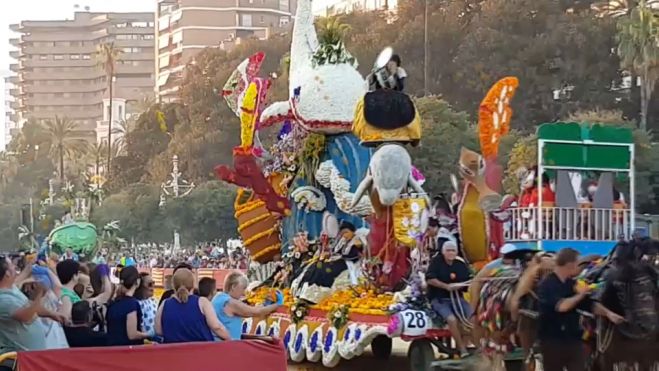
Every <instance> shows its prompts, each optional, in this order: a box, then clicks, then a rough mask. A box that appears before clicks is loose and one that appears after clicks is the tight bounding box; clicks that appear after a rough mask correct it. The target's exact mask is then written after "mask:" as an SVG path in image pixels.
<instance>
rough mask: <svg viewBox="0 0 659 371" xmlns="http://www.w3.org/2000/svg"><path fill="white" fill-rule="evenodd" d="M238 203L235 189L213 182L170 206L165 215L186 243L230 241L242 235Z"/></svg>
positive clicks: (168, 205)
mask: <svg viewBox="0 0 659 371" xmlns="http://www.w3.org/2000/svg"><path fill="white" fill-rule="evenodd" d="M234 199H235V189H234V187H232V186H230V185H228V184H226V183H223V182H220V181H216V180H212V181H208V182H206V183H203V184H201V185H200V186H199V187H197V188H195V189H194V190H193V191H192V192H191V193H190V194H189V195H187V196H185V197H182V198H179V199H175V200H172V201H169V202H167V205H166V207H165V210H164V212H165V214H166V215H168V219H169V220H171V223H172V225H174V226H175V227H176V229H177V230H178V231H179V232H180V233H181V238H183V240H184V241H186V242H189V243H192V242H200V241H211V240H214V239H217V238H221V239H228V238H233V237H235V236H236V235H237V233H238V232H237V227H238V224H237V222H236V220H235V218H234V217H233V202H234Z"/></svg>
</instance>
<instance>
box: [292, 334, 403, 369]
mask: <svg viewBox="0 0 659 371" xmlns="http://www.w3.org/2000/svg"><path fill="white" fill-rule="evenodd" d="M407 346H408V344H407V343H405V342H403V341H401V340H399V339H395V340H394V344H393V350H392V354H391V357H390V358H389V359H388V360H380V359H376V358H375V357H374V356H373V354H371V350H370V348H368V349H367V350H366V352H364V354H362V355H361V356H360V357H357V358H354V359H351V360H350V361H346V360H343V359H342V360H341V362H339V364H338V365H337V366H336V367H334V368H326V367H323V365H322V364H321V363H301V364H295V363H289V365H288V369H289V370H293V371H325V370H341V371H365V370H369V371H406V370H409V365H408V360H407Z"/></svg>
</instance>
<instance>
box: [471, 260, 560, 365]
mask: <svg viewBox="0 0 659 371" xmlns="http://www.w3.org/2000/svg"><path fill="white" fill-rule="evenodd" d="M552 268H553V258H551V257H549V256H543V255H540V254H538V255H536V256H534V257H533V258H532V259H531V260H530V261H529V262H528V264H527V265H526V267H525V269H524V270H520V269H519V268H517V269H515V268H512V267H508V268H496V269H492V270H489V271H488V270H481V271H480V272H479V274H478V275H477V276H476V278H475V279H474V280H473V281H472V284H471V286H470V288H469V293H470V296H471V304H472V307H473V308H475V313H476V315H475V322H476V323H475V324H474V330H473V331H472V332H473V337H474V341H476V342H477V343H480V344H481V348H482V350H483V351H484V352H485V354H487V356H488V357H487V358H488V361H489V362H490V364H491V365H490V367H491V368H493V369H501V368H502V367H503V365H504V362H503V358H504V356H505V353H506V351H508V350H510V349H509V345H510V344H511V343H512V340H513V339H514V338H515V335H518V338H519V340H520V343H521V346H522V347H523V348H524V349H525V350H526V353H527V354H530V349H531V346H532V345H533V342H534V339H535V323H534V321H535V320H534V319H531V320H528V318H527V317H523V318H522V316H519V315H518V313H519V303H520V299H522V298H524V299H526V298H527V297H528V296H529V295H532V294H533V288H534V287H535V286H536V284H537V282H539V281H540V280H541V279H542V278H543V277H544V276H546V274H547V273H548V272H551V269H552ZM518 318H519V321H517V319H518Z"/></svg>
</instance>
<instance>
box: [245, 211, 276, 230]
mask: <svg viewBox="0 0 659 371" xmlns="http://www.w3.org/2000/svg"><path fill="white" fill-rule="evenodd" d="M269 217H270V214H261V215H259V216H257V217H255V218H252V219H250V220H248V221H246V222H244V223H243V224H241V225H239V226H238V232H242V231H243V230H244V229H245V228H248V227H250V226H252V225H254V224H256V223H258V222H260V221H263V220H265V219H267V218H269Z"/></svg>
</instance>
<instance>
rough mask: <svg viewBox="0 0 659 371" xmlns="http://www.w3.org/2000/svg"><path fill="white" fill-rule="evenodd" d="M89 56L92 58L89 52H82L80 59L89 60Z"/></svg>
mask: <svg viewBox="0 0 659 371" xmlns="http://www.w3.org/2000/svg"><path fill="white" fill-rule="evenodd" d="M91 58H92V56H91V55H89V54H83V55H82V59H84V60H89V59H91Z"/></svg>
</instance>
